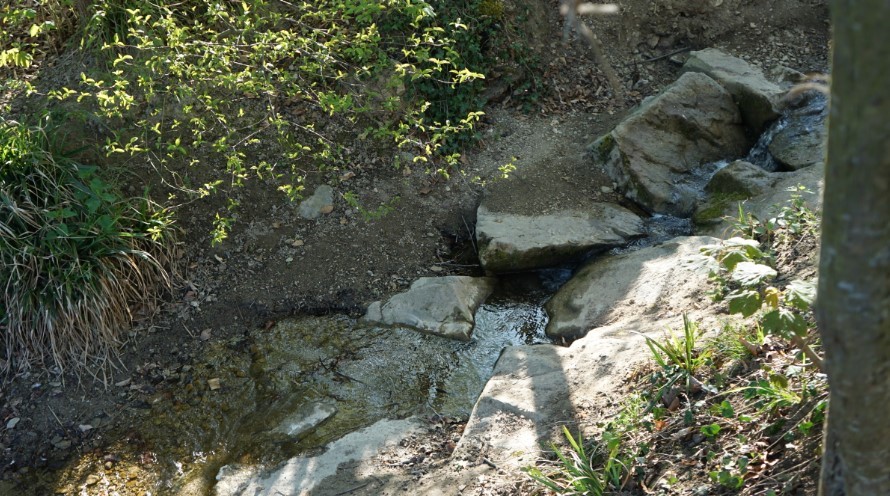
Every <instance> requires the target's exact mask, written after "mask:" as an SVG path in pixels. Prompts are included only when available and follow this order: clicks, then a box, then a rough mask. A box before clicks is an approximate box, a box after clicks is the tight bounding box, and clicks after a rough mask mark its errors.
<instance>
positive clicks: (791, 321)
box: [761, 307, 807, 339]
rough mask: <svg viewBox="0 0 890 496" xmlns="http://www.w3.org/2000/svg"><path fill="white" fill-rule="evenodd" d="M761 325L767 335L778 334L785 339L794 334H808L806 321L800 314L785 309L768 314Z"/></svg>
mask: <svg viewBox="0 0 890 496" xmlns="http://www.w3.org/2000/svg"><path fill="white" fill-rule="evenodd" d="M761 324H762V325H763V330H764V331H766V332H767V333H769V334H776V335H778V336H781V337H783V338H785V339H789V338H791V336H792V334H797V335H798V336H803V335H805V334H806V333H807V322H806V320H804V318H803V317H802V316H800V314H796V313H794V312H792V311H791V310H789V309H787V308H784V307H783V308H779V309H776V310H773V311H771V312H768V313H766V314H765V315H764V316H763V319H762V320H761Z"/></svg>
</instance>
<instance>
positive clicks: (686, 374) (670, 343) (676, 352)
mask: <svg viewBox="0 0 890 496" xmlns="http://www.w3.org/2000/svg"><path fill="white" fill-rule="evenodd" d="M700 334H701V331H699V329H698V325H697V324H696V323H695V322H694V321H692V320H690V319H689V316H688V315H687V314H683V337H682V338H678V337H677V336H676V335H675V334H674V333H673V331H671V332H670V333H669V336H667V337H666V338H665V340H664V341H663V342H658V341H656V340H654V339H652V338H650V337H649V336H645V338H646V345H647V346H648V347H649V350H650V351H651V352H652V356H653V358H654V359H655V362H656V363H657V364H658V366H659V367H660V368H661V369H662V372H663V373H664V375H665V376H666V377H667V378H668V384H667V385H666V386H665V387H670V386H671V385H673V384H674V383H675V382H676V381H677V380H678V379H683V382H684V383H685V386H686V391H690V390H691V389H693V386H695V387H699V388H700V387H702V383H701V382H700V381H699V380H698V379H697V378H696V377H695V374H696V372H697V371H698V369H699V368H700V367H701V366H703V365H704V364H705V363H707V361H708V359H709V355H710V353H709V352H708V351H707V350H704V351H701V350H696V349H695V343H696V340H697V339H698V336H699V335H700Z"/></svg>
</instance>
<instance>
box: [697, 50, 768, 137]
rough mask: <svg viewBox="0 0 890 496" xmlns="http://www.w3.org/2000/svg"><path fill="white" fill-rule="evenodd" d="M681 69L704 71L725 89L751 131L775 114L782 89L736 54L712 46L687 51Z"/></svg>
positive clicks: (760, 126)
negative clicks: (735, 55) (684, 62)
mask: <svg viewBox="0 0 890 496" xmlns="http://www.w3.org/2000/svg"><path fill="white" fill-rule="evenodd" d="M683 71H684V72H701V73H704V74H707V75H708V76H710V77H711V78H713V79H714V80H715V81H717V82H718V83H720V85H721V86H723V87H724V88H726V90H727V91H729V93H730V94H732V97H733V99H734V100H735V102H736V104H737V105H738V106H739V110H740V111H741V113H742V118H743V119H744V120H745V124H747V125H748V127H749V128H750V129H751V131H752V132H753V133H754V134H760V133H762V132H763V131H764V130H765V129H766V126H767V124H769V123H770V122H772V121H774V120H776V119H777V118H778V117H779V111H778V102H779V100H780V99H781V98H782V95H784V94H785V90H784V89H782V87H781V86H779V85H777V84H776V83H773V82H772V81H769V80H767V79H766V77H764V75H763V71H761V70H760V69H759V68H757V67H754V66H753V65H751V64H749V63H747V62H745V61H744V60H742V59H740V58H738V57H733V56H732V55H728V54H726V53H724V52H722V51H720V50H717V49H715V48H708V49H705V50H700V51H697V52H691V53H690V54H689V59H687V60H686V64H684V65H683Z"/></svg>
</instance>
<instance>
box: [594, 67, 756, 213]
mask: <svg viewBox="0 0 890 496" xmlns="http://www.w3.org/2000/svg"><path fill="white" fill-rule="evenodd" d="M745 136H746V135H745V126H744V124H743V122H742V117H741V114H740V113H739V109H738V107H737V106H736V104H735V103H734V102H733V99H732V96H731V95H730V94H729V92H727V91H726V90H725V89H724V88H723V87H722V86H720V85H719V84H717V83H716V82H715V81H714V80H713V79H711V78H710V77H708V76H706V75H704V74H700V73H695V72H688V73H686V74H683V75H682V76H680V79H678V80H677V81H676V82H675V83H674V84H673V85H672V86H670V87H669V88H667V89H666V90H665V91H664V92H663V93H661V94H660V95H658V96H656V97H654V98H652V99H650V100H648V101H646V102H644V104H643V105H642V106H641V107H640V108H639V109H637V110H636V111H635V112H634V113H633V114H631V115H630V116H629V117H628V118H627V119H625V120H624V121H623V122H622V123H621V124H619V125H618V126H617V127H615V129H614V130H613V131H612V132H610V133H608V134H606V135H605V136H603V137H601V138H600V139H598V140H597V141H596V142H594V143H593V145H591V152H592V153H593V156H594V160H595V161H596V162H598V163H599V164H601V165H602V166H603V167H604V169H605V171H606V173H607V174H608V175H609V176H610V177H611V178H612V180H613V181H614V182H615V183H617V185H618V188H619V190H620V191H622V192H623V193H624V195H625V196H627V197H628V198H629V199H631V200H633V201H635V202H636V203H638V204H639V205H641V206H642V207H643V208H645V209H646V210H648V211H650V212H653V213H661V214H670V215H674V216H678V217H689V216H690V215H692V212H693V210H694V209H695V204H696V200H697V198H698V191H697V189H698V183H699V182H703V180H704V179H703V178H701V177H699V175H697V174H696V172H697V169H698V168H700V167H701V166H702V165H703V164H706V163H708V162H713V161H716V160H720V159H726V158H731V157H734V156H741V155H742V154H744V153H745V151H746V149H747V147H748V140H747V138H746V137H745Z"/></svg>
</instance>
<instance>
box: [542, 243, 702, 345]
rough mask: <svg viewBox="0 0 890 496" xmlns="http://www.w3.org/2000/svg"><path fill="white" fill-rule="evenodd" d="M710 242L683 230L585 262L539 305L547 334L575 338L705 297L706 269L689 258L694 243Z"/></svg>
mask: <svg viewBox="0 0 890 496" xmlns="http://www.w3.org/2000/svg"><path fill="white" fill-rule="evenodd" d="M716 242H718V240H717V239H716V238H712V237H709V236H689V237H686V236H684V237H678V238H674V239H673V240H671V241H668V242H666V243H663V244H661V245H657V246H651V247H648V248H643V249H642V250H638V251H634V252H630V253H625V254H621V255H617V256H611V257H608V258H603V259H598V260H594V261H592V262H590V263H589V264H587V265H586V266H584V267H583V268H582V269H581V270H579V271H578V273H576V274H575V275H574V276H573V277H572V278H571V279H570V280H569V282H567V283H566V284H565V285H563V287H562V288H560V289H559V291H557V292H556V294H555V295H553V298H551V299H550V301H548V302H547V304H546V305H545V309H546V310H547V314H548V315H549V316H550V321H549V322H548V324H547V335H548V336H550V337H554V338H559V337H564V338H575V337H579V336H584V335H586V334H587V333H588V331H590V330H591V329H594V328H596V327H601V326H604V325H607V324H610V323H613V322H616V321H621V320H625V319H627V318H629V317H631V316H633V317H634V318H636V317H641V316H645V317H650V318H653V319H654V318H656V317H657V316H658V314H659V313H670V312H671V311H673V310H675V309H685V308H695V306H696V305H698V304H699V303H700V302H702V301H703V300H707V297H706V296H705V295H704V294H703V291H705V290H706V288H707V287H708V284H709V283H708V274H707V270H703V269H702V268H701V267H696V266H694V265H693V264H691V263H689V262H690V260H691V259H693V258H697V257H698V256H699V248H700V247H702V246H705V245H708V244H713V243H716Z"/></svg>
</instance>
